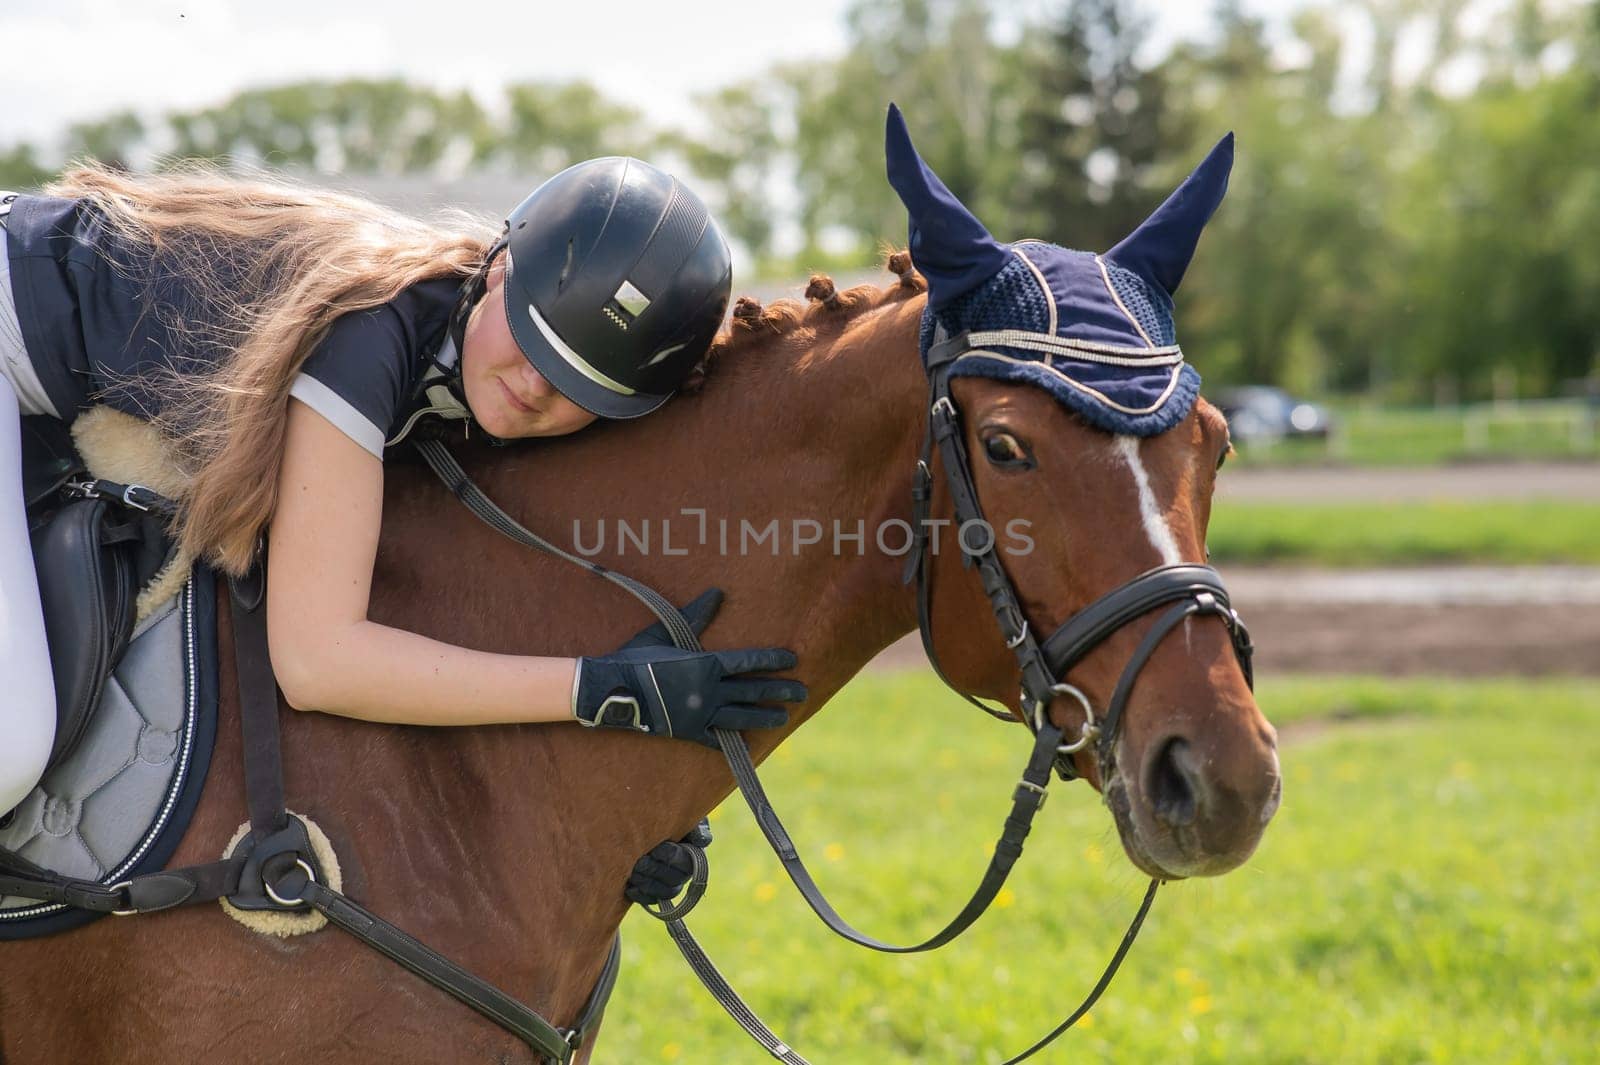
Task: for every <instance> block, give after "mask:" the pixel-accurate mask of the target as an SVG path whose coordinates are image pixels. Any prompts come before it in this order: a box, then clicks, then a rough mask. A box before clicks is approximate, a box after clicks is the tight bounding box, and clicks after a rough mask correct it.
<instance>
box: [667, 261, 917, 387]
mask: <svg viewBox="0 0 1600 1065" xmlns="http://www.w3.org/2000/svg"><path fill="white" fill-rule="evenodd" d="M884 267H885V268H886V269H887V270H888V271H889V272H891V273H894V274H897V275H899V280H898V281H896V282H895V283H894V284H892V285H888V286H887V287H879V286H877V285H872V284H866V285H857V286H855V287H854V288H849V289H845V290H844V291H843V292H841V291H839V289H838V288H837V287H836V286H835V285H834V283H833V278H831V277H829V276H828V275H827V274H813V275H811V279H810V281H809V282H808V283H807V284H806V290H805V299H804V300H803V301H802V300H797V299H789V298H783V299H776V300H773V301H772V302H771V303H768V304H765V305H763V304H762V302H761V301H760V300H758V299H756V298H755V297H754V296H740V297H739V299H738V300H737V301H735V303H734V305H733V316H732V319H731V320H730V322H729V324H728V326H727V328H725V329H724V330H723V331H722V332H721V333H719V334H717V338H716V340H715V341H713V342H712V345H711V350H710V351H708V352H706V356H705V358H704V359H701V360H700V364H699V365H698V366H696V367H695V368H694V370H693V371H692V372H691V373H690V375H689V378H688V380H687V381H686V382H685V383H684V386H683V391H684V392H688V393H694V392H698V391H699V390H700V388H701V387H702V386H703V385H704V384H705V382H706V378H707V377H708V376H709V375H710V374H711V371H712V370H713V368H714V367H715V366H716V365H717V363H718V362H720V361H722V360H724V359H727V358H729V357H731V356H735V355H738V354H742V353H744V352H746V351H749V350H752V349H755V348H758V347H762V346H764V345H767V344H771V343H774V342H781V341H783V340H798V341H803V342H807V343H809V342H811V341H813V340H815V339H816V338H817V337H818V336H820V335H822V334H824V333H829V334H834V335H837V334H838V333H840V332H843V331H844V329H845V328H846V327H847V326H848V325H849V324H850V323H851V322H853V321H855V320H856V319H857V318H859V317H861V316H862V315H863V314H865V313H867V312H868V311H873V310H876V309H878V308H879V307H884V306H887V305H889V304H891V303H899V302H901V301H903V300H907V299H910V298H911V297H913V296H916V295H919V294H921V293H923V292H926V291H927V290H928V285H927V282H925V281H924V280H923V279H922V275H921V274H919V273H917V271H916V268H915V267H914V266H912V265H911V253H910V252H908V251H904V250H901V251H897V252H894V253H893V254H891V255H889V256H888V257H887V258H886V259H885V261H884Z"/></svg>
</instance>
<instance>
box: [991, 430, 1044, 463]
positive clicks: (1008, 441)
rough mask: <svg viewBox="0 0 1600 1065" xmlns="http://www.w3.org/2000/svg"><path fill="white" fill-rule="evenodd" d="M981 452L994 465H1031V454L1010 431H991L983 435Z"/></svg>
mask: <svg viewBox="0 0 1600 1065" xmlns="http://www.w3.org/2000/svg"><path fill="white" fill-rule="evenodd" d="M983 453H984V456H985V457H987V458H988V460H989V461H990V462H992V463H994V464H995V465H996V466H1026V467H1030V468H1031V467H1032V466H1033V456H1032V455H1030V454H1029V453H1028V449H1027V448H1026V447H1024V446H1023V445H1022V442H1021V441H1020V440H1018V439H1017V438H1016V437H1014V436H1012V435H1011V434H1010V433H1003V432H992V433H987V434H985V435H984V438H983Z"/></svg>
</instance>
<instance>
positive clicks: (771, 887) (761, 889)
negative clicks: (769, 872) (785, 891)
mask: <svg viewBox="0 0 1600 1065" xmlns="http://www.w3.org/2000/svg"><path fill="white" fill-rule="evenodd" d="M777 897H778V885H777V884H774V883H773V882H772V881H770V880H763V881H761V883H759V884H757V885H756V901H757V902H771V901H772V900H773V899H775V898H777Z"/></svg>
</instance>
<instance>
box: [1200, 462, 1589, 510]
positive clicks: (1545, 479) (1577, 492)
mask: <svg viewBox="0 0 1600 1065" xmlns="http://www.w3.org/2000/svg"><path fill="white" fill-rule="evenodd" d="M1217 498H1218V499H1219V500H1222V501H1228V500H1232V501H1234V502H1263V503H1265V502H1272V503H1287V502H1295V501H1304V502H1329V503H1333V502H1343V503H1395V502H1406V501H1420V500H1427V499H1459V500H1474V501H1490V500H1507V501H1510V500H1531V499H1565V500H1572V501H1574V502H1589V503H1600V462H1526V463H1523V462H1498V463H1482V464H1476V463H1475V464H1471V465H1459V466H1428V467H1403V466H1402V467H1393V468H1383V469H1372V468H1364V467H1352V468H1339V467H1331V468H1324V467H1306V468H1303V469H1290V468H1285V469H1251V468H1245V467H1240V468H1234V467H1229V468H1228V469H1227V470H1226V471H1225V472H1224V473H1223V475H1222V476H1221V477H1220V478H1218V480H1217Z"/></svg>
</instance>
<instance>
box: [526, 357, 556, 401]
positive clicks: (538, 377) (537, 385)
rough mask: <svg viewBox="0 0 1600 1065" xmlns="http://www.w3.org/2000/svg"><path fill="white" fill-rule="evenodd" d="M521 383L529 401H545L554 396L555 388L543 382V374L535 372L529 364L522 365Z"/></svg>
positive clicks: (545, 381) (547, 382)
mask: <svg viewBox="0 0 1600 1065" xmlns="http://www.w3.org/2000/svg"><path fill="white" fill-rule="evenodd" d="M522 382H523V390H524V392H525V393H526V394H527V396H528V397H529V398H530V399H546V398H548V397H549V396H553V395H555V391H556V389H555V386H554V385H552V384H551V383H550V382H549V381H547V380H545V376H544V374H542V373H540V372H539V371H538V370H535V369H534V368H533V365H532V364H531V363H527V362H524V363H523V366H522Z"/></svg>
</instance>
